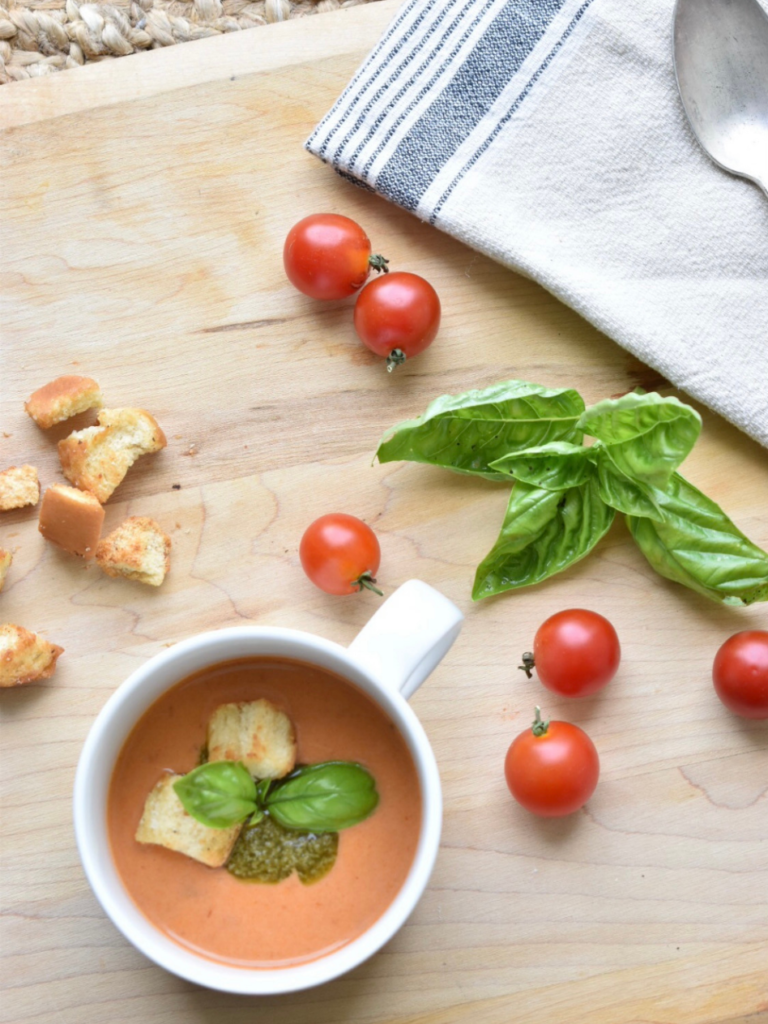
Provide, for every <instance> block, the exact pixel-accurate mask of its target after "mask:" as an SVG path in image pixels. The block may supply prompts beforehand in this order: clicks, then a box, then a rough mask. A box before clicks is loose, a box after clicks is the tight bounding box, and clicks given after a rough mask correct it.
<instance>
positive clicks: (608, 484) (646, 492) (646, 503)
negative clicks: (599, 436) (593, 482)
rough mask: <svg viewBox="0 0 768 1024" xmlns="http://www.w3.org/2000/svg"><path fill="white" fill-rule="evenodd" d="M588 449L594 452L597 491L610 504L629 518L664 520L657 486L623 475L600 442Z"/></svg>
mask: <svg viewBox="0 0 768 1024" xmlns="http://www.w3.org/2000/svg"><path fill="white" fill-rule="evenodd" d="M586 450H587V451H591V452H592V458H593V459H594V464H595V468H596V470H597V489H598V492H599V494H600V497H601V498H602V499H603V501H604V502H605V503H606V505H610V506H611V508H615V509H616V511H617V512H623V513H624V514H625V515H630V516H644V517H649V518H651V519H661V518H662V512H661V509H660V508H659V504H658V501H657V500H656V497H655V494H656V493H657V492H656V489H655V488H654V487H651V486H650V485H649V484H644V483H642V482H641V481H639V480H633V479H632V478H631V477H629V476H627V475H626V474H625V473H622V472H621V470H620V469H619V467H618V466H617V465H616V463H615V462H614V461H613V459H612V458H611V456H610V454H609V452H608V450H607V449H606V448H604V447H603V445H601V444H600V442H599V441H598V442H596V443H595V444H594V445H593V446H592V448H588V449H586Z"/></svg>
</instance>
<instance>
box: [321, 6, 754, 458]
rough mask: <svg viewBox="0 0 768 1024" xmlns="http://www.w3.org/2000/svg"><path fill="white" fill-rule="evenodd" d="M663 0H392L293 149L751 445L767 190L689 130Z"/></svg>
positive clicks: (670, 16)
mask: <svg viewBox="0 0 768 1024" xmlns="http://www.w3.org/2000/svg"><path fill="white" fill-rule="evenodd" d="M673 7H674V0H407V2H406V3H405V4H404V5H403V7H402V8H401V9H400V10H399V12H398V14H397V15H396V17H395V19H394V20H393V22H392V23H391V25H390V26H389V28H388V29H387V31H386V32H385V34H384V36H383V37H382V39H381V41H380V42H379V44H378V45H377V46H376V48H375V49H374V50H373V52H372V53H371V55H370V56H369V57H368V59H367V60H366V62H365V63H364V64H363V65H362V67H361V68H360V69H359V71H358V72H357V73H356V75H355V77H354V78H353V80H352V82H351V83H350V85H349V86H348V87H347V89H346V90H345V91H344V93H343V94H342V96H341V97H340V99H339V100H338V102H337V103H336V105H335V106H334V107H333V109H332V110H331V111H330V112H329V113H328V115H327V116H326V117H325V118H324V119H323V121H322V122H321V123H320V124H319V125H318V127H317V128H316V129H315V131H314V133H313V134H312V136H311V137H310V139H309V140H308V142H307V148H308V149H309V150H310V151H311V152H312V153H315V154H316V155H317V156H319V157H320V158H321V159H323V160H325V161H326V162H328V163H329V164H331V165H332V166H333V167H334V168H336V169H337V170H338V171H339V172H340V173H343V174H345V175H349V176H351V177H352V178H354V179H356V180H357V181H358V182H360V183H363V184H365V185H367V186H369V187H371V188H372V189H374V190H375V191H376V192H379V193H380V194H381V195H383V196H386V197H387V198H389V199H391V200H392V201H394V202H396V203H398V204H399V205H401V206H403V207H405V208H406V209H408V210H411V211H413V213H415V214H416V216H418V217H421V218H422V219H424V220H426V221H429V222H430V223H432V224H435V225H436V226H437V227H439V228H441V229H442V230H443V231H446V232H448V233H449V234H451V235H455V236H456V237H457V238H460V239H461V240H462V241H464V242H466V243H467V244H468V245H470V246H472V247H474V248H475V249H478V250H480V251H481V252H483V253H486V254H487V255H489V256H491V257H493V258H494V259H496V260H498V261H500V262H501V263H504V264H505V265H507V266H509V267H512V268H514V269H515V270H517V271H520V272H521V273H523V274H527V275H529V276H530V277H532V278H534V279H535V280H537V281H539V282H540V283H541V284H542V285H544V287H546V288H547V289H549V290H550V291H551V292H553V293H554V294H555V295H557V296H558V297H559V298H560V299H562V301H563V302H565V303H567V304H568V305H569V306H572V307H573V308H574V309H576V310H577V311H578V312H579V313H581V314H582V315H583V316H584V317H585V318H586V319H587V320H590V321H591V322H592V323H593V324H595V325H596V326H597V327H598V328H600V329H601V330H602V331H604V332H605V333H606V334H608V335H609V336H610V337H612V338H614V339H615V340H616V341H618V342H619V343H620V344H622V345H623V346H625V348H627V349H629V350H630V351H631V352H633V353H635V355H637V356H638V357H639V358H640V359H642V360H643V361H645V362H647V363H649V364H650V365H651V366H652V367H654V368H655V369H656V370H658V371H659V372H660V373H662V374H663V375H664V376H665V377H667V378H668V379H669V380H670V381H672V382H673V383H674V384H676V385H677V386H678V387H680V388H683V389H685V390H686V391H688V392H689V393H690V394H691V395H693V396H695V397H696V398H698V399H700V400H701V401H702V402H704V403H705V404H706V405H708V406H710V407H711V408H712V409H715V410H717V411H718V412H720V413H722V415H723V416H725V417H727V418H728V419H730V420H732V421H733V422H734V423H736V424H737V425H738V426H740V427H741V428H742V429H743V430H745V431H746V432H747V433H749V434H751V435H752V436H753V437H755V438H756V439H757V440H758V441H760V442H761V443H762V444H764V445H768V280H767V279H768V201H766V197H765V196H764V195H763V194H762V193H761V192H760V191H759V189H757V188H756V187H755V186H754V185H751V184H750V183H749V182H746V181H743V180H741V179H739V178H735V177H732V176H731V175H729V174H727V173H726V172H724V171H722V170H720V169H719V168H717V167H715V166H714V165H713V164H712V163H711V162H710V160H709V159H708V158H707V157H706V155H705V154H704V153H703V152H702V151H701V150H700V149H699V147H698V144H697V143H696V140H695V138H694V137H693V135H692V133H691V131H690V129H689V127H688V124H687V121H686V120H685V116H684V114H683V110H682V106H681V103H680V99H679V96H678V93H677V88H676V85H675V77H674V70H673V65H672V21H673Z"/></svg>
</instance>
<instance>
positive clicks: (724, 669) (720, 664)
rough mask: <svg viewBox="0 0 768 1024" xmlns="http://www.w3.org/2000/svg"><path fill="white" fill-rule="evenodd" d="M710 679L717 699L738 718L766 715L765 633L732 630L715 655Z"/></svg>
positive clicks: (767, 641) (767, 669)
mask: <svg viewBox="0 0 768 1024" xmlns="http://www.w3.org/2000/svg"><path fill="white" fill-rule="evenodd" d="M712 681H713V682H714V684H715V690H716V692H717V695H718V697H719V698H720V700H721V701H722V702H723V704H725V706H726V707H727V708H728V709H729V710H730V711H733V713H734V714H736V715H741V716H742V718H768V633H766V632H764V631H763V630H759V629H752V630H745V631H744V632H743V633H735V634H734V635H733V636H732V637H730V638H729V639H728V640H726V641H725V643H724V644H723V646H722V647H721V648H720V650H719V651H718V652H717V654H716V655H715V663H714V665H713V667H712Z"/></svg>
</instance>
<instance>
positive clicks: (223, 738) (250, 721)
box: [207, 698, 296, 779]
mask: <svg viewBox="0 0 768 1024" xmlns="http://www.w3.org/2000/svg"><path fill="white" fill-rule="evenodd" d="M207 745H208V760H209V761H242V763H243V764H244V765H245V767H246V768H247V769H248V771H249V772H250V773H251V775H253V777H254V778H256V779H280V778H282V777H283V776H284V775H287V774H288V772H290V771H293V767H294V765H295V764H296V736H295V733H294V731H293V723H292V722H291V720H290V718H289V717H288V715H286V714H285V712H284V711H280V709H279V708H276V707H275V705H274V704H273V703H272V702H271V701H269V700H265V699H263V698H262V699H261V700H253V701H242V702H240V703H236V704H221V705H220V706H219V707H217V708H216V710H215V711H214V713H213V714H212V715H211V718H210V720H209V722H208V740H207Z"/></svg>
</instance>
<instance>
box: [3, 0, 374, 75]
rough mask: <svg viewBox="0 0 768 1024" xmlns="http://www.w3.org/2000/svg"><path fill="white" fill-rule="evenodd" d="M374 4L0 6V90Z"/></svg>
mask: <svg viewBox="0 0 768 1024" xmlns="http://www.w3.org/2000/svg"><path fill="white" fill-rule="evenodd" d="M370 2H374V0H296V2H294V0H124V2H122V3H114V4H103V3H92V4H91V3H78V2H77V0H28V2H26V3H22V2H20V0H10V4H9V3H8V0H0V85H4V84H7V83H9V82H14V81H18V80H20V79H22V78H33V77H35V76H37V75H49V74H51V73H52V72H54V71H61V70H63V69H65V68H72V67H77V65H79V64H86V63H88V62H89V61H97V60H113V59H114V58H115V57H124V56H126V55H127V54H130V53H135V52H136V51H137V50H152V49H156V48H157V47H160V46H173V45H174V43H186V42H188V41H189V40H192V39H203V38H205V36H216V35H220V34H221V33H222V32H239V31H240V30H241V29H250V28H257V27H259V26H260V25H267V24H269V23H270V22H275V21H286V20H288V19H289V18H303V17H306V16H308V15H315V14H322V13H324V12H326V11H335V10H338V9H339V8H340V7H356V6H357V5H358V4H361V3H370Z"/></svg>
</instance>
